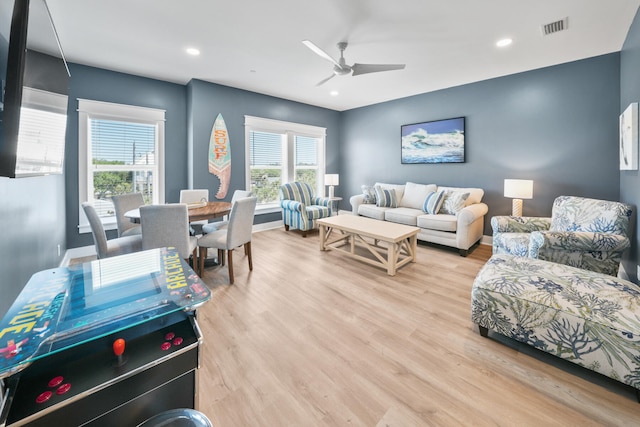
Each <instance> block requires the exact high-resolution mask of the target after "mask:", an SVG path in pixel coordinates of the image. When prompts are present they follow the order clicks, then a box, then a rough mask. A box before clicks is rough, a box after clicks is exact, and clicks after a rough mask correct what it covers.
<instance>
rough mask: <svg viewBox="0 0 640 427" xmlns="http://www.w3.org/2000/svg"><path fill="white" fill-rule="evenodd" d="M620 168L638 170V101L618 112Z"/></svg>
mask: <svg viewBox="0 0 640 427" xmlns="http://www.w3.org/2000/svg"><path fill="white" fill-rule="evenodd" d="M620 170H638V103H637V102H632V103H631V104H629V106H628V107H627V108H626V109H625V110H624V112H623V113H622V114H620Z"/></svg>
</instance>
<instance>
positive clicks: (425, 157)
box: [400, 117, 465, 164]
mask: <svg viewBox="0 0 640 427" xmlns="http://www.w3.org/2000/svg"><path fill="white" fill-rule="evenodd" d="M464 127H465V118H464V117H455V118H451V119H444V120H433V121H426V122H421V123H413V124H407V125H402V126H401V127H400V140H401V163H402V164H420V163H464V161H465V129H464Z"/></svg>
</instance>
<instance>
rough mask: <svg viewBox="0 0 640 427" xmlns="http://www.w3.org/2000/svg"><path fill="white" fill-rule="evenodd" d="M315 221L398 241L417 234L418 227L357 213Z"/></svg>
mask: <svg viewBox="0 0 640 427" xmlns="http://www.w3.org/2000/svg"><path fill="white" fill-rule="evenodd" d="M316 222H317V223H318V224H319V225H321V226H324V227H331V228H335V229H337V230H343V231H347V232H349V233H356V234H360V235H362V236H366V237H372V238H374V239H378V240H382V241H383V242H398V241H400V240H403V239H406V238H408V237H411V236H414V235H416V234H418V232H419V231H420V228H419V227H414V226H411V225H405V224H398V223H395V222H389V221H380V220H377V219H373V218H367V217H363V216H358V215H348V214H347V215H336V216H331V217H328V218H321V219H318V220H316Z"/></svg>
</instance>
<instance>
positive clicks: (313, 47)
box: [302, 40, 342, 68]
mask: <svg viewBox="0 0 640 427" xmlns="http://www.w3.org/2000/svg"><path fill="white" fill-rule="evenodd" d="M302 43H303V44H304V45H305V46H306V47H308V48H309V49H311V50H312V51H313V52H314V53H315V54H316V55H318V56H320V57H321V58H324V59H326V60H327V61H331V62H332V63H333V64H334V65H335V66H336V67H338V68H342V66H341V65H340V63H339V62H338V61H336V60H335V59H333V58H332V57H331V56H330V55H329V54H328V53H327V52H325V51H324V50H322V49H320V48H319V47H318V46H316V45H315V44H313V42H311V41H309V40H302Z"/></svg>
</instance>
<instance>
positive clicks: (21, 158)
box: [0, 0, 69, 178]
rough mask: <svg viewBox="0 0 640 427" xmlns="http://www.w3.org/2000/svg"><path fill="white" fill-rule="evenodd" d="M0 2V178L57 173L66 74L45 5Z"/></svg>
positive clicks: (40, 0) (28, 0)
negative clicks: (0, 90) (0, 80)
mask: <svg viewBox="0 0 640 427" xmlns="http://www.w3.org/2000/svg"><path fill="white" fill-rule="evenodd" d="M11 3H12V2H11V1H3V2H0V77H1V78H2V89H3V90H2V97H1V98H2V99H0V176H6V177H10V178H16V177H27V176H36V175H48V174H61V173H62V172H63V167H64V143H65V134H66V122H67V105H68V90H69V70H68V67H67V64H66V62H65V60H64V55H63V53H62V49H61V48H60V43H59V40H58V37H57V34H56V31H55V27H54V26H53V21H52V19H51V15H50V14H49V9H48V7H47V4H46V1H45V0H16V1H15V3H14V4H13V5H12V4H11Z"/></svg>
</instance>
